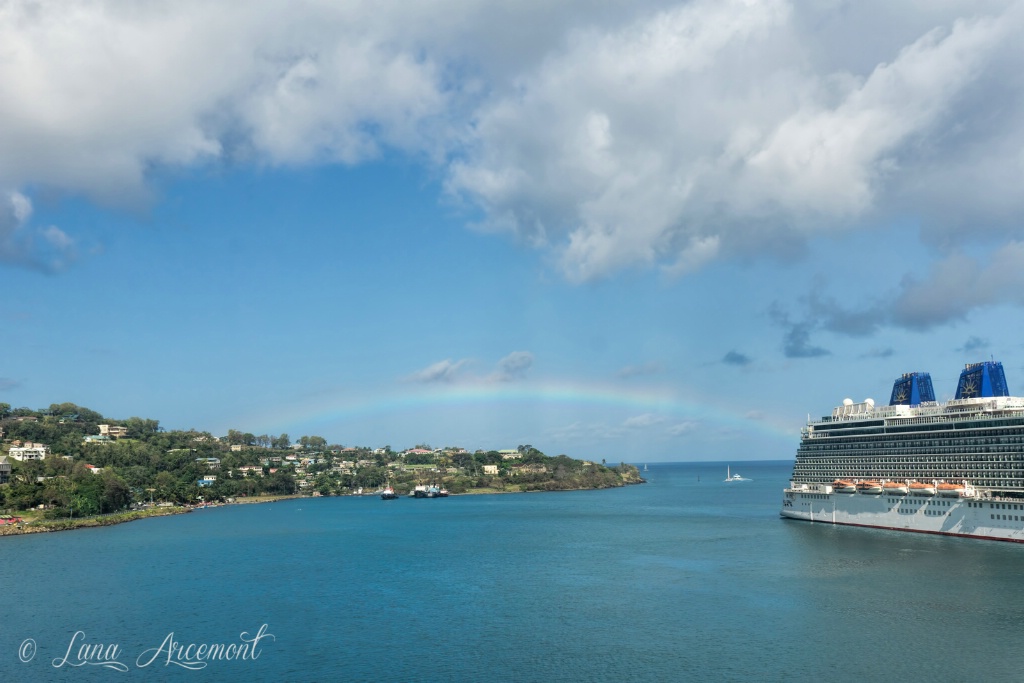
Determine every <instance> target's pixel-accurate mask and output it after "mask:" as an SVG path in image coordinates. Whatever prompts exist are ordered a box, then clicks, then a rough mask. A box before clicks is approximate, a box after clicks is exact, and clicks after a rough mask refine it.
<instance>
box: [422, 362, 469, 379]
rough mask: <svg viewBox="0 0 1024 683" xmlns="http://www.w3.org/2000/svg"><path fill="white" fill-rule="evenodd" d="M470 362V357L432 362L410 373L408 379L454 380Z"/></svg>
mask: <svg viewBox="0 0 1024 683" xmlns="http://www.w3.org/2000/svg"><path fill="white" fill-rule="evenodd" d="M468 362H469V360H468V359H465V358H463V359H462V360H457V361H453V360H451V359H450V358H446V359H445V360H440V361H438V362H436V363H432V364H430V365H428V366H427V367H425V368H423V369H422V370H417V371H416V372H414V373H412V374H411V375H409V376H408V377H407V378H406V379H407V381H410V382H423V383H433V382H452V381H455V379H456V378H457V377H458V376H459V371H460V370H461V369H462V368H463V366H465V365H466V364H467V363H468Z"/></svg>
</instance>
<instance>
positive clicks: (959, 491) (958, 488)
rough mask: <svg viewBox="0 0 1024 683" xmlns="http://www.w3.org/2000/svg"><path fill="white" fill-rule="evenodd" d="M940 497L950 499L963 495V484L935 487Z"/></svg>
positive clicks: (944, 484)
mask: <svg viewBox="0 0 1024 683" xmlns="http://www.w3.org/2000/svg"><path fill="white" fill-rule="evenodd" d="M935 488H936V489H937V491H938V493H939V495H940V496H949V497H951V498H959V497H960V496H962V495H963V494H964V491H965V490H966V489H965V487H964V485H963V484H946V483H942V484H939V485H938V486H936V487H935Z"/></svg>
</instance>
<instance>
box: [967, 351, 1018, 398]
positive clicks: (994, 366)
mask: <svg viewBox="0 0 1024 683" xmlns="http://www.w3.org/2000/svg"><path fill="white" fill-rule="evenodd" d="M1009 395H1010V392H1009V391H1008V390H1007V388H1006V375H1005V374H1004V373H1003V364H1002V363H998V362H996V361H990V360H987V361H985V362H983V363H968V364H967V366H966V367H964V369H963V370H962V371H961V372H960V381H959V382H958V383H957V385H956V397H957V398H989V397H991V396H1009Z"/></svg>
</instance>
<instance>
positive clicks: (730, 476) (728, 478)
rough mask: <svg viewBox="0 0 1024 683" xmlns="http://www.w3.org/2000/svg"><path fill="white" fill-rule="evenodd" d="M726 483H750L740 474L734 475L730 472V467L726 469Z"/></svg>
mask: <svg viewBox="0 0 1024 683" xmlns="http://www.w3.org/2000/svg"><path fill="white" fill-rule="evenodd" d="M725 481H750V480H749V479H747V478H746V477H741V476H740V475H739V474H732V473H731V472H730V471H729V467H728V466H727V467H726V468H725Z"/></svg>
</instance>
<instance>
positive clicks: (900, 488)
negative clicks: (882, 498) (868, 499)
mask: <svg viewBox="0 0 1024 683" xmlns="http://www.w3.org/2000/svg"><path fill="white" fill-rule="evenodd" d="M882 490H883V491H885V492H886V493H888V494H891V495H897V496H905V495H907V492H908V491H909V489H908V488H907V485H906V484H904V483H903V482H901V481H887V482H885V483H884V484H882Z"/></svg>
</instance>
